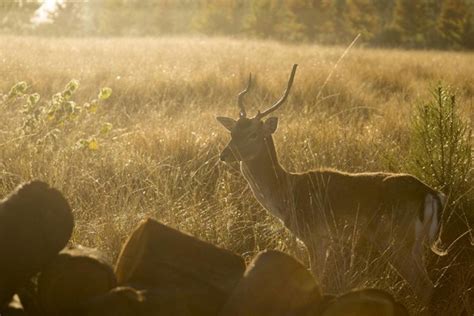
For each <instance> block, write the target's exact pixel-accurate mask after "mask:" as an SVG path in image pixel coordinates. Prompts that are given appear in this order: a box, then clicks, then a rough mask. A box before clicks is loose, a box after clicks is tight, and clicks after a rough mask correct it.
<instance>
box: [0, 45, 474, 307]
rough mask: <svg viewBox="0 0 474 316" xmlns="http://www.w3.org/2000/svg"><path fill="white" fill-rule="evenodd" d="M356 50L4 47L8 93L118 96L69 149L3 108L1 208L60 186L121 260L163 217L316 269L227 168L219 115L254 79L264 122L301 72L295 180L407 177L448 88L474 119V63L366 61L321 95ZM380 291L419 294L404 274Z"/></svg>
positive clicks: (347, 68) (83, 126)
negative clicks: (107, 128) (25, 186)
mask: <svg viewBox="0 0 474 316" xmlns="http://www.w3.org/2000/svg"><path fill="white" fill-rule="evenodd" d="M343 51H344V48H339V47H321V46H316V45H298V46H293V45H285V44H280V43H277V42H271V41H267V42H262V41H253V40H233V39H227V38H217V39H209V38H160V39H147V38H134V39H128V38H123V39H89V38H87V39H47V38H17V37H1V38H0V73H1V74H2V75H1V76H0V93H7V92H8V90H9V89H10V87H11V86H12V85H13V84H14V83H16V82H17V81H20V80H24V81H26V82H28V83H29V85H31V88H30V92H34V91H36V92H38V93H40V94H41V95H42V96H43V97H44V98H45V99H48V98H50V96H51V95H52V94H53V93H56V92H58V91H61V90H62V89H63V88H64V86H65V85H66V83H67V82H69V80H71V79H73V78H75V79H78V80H80V82H81V87H80V88H79V91H78V93H77V97H76V99H75V100H76V101H78V103H79V104H81V102H84V101H87V100H90V99H91V98H93V97H95V96H96V95H97V91H98V90H99V88H101V87H103V86H109V87H111V88H112V89H113V96H112V97H111V98H110V100H108V101H107V102H106V103H105V104H104V105H103V106H102V107H101V108H100V109H99V111H98V113H96V114H95V115H94V116H91V118H89V119H87V120H82V121H79V122H77V123H76V124H75V125H74V128H73V129H72V130H71V131H69V132H67V133H63V134H61V135H60V137H59V140H58V143H57V144H58V145H57V147H48V146H43V147H38V146H36V145H35V142H34V141H33V139H34V138H31V137H24V136H22V134H21V132H20V131H19V128H20V126H21V121H22V115H21V114H20V112H19V109H18V108H16V107H14V106H4V107H3V108H1V103H0V109H1V111H2V114H3V119H2V123H1V124H0V196H3V195H5V194H6V193H8V192H9V191H10V190H12V189H13V188H14V187H15V186H16V185H17V184H19V183H20V182H22V181H27V180H29V179H42V180H45V181H47V182H49V183H50V184H52V185H53V186H55V187H57V188H59V189H60V190H62V191H63V192H64V193H65V195H66V196H67V197H68V199H69V201H70V203H71V205H72V207H73V209H74V215H75V218H76V229H75V233H74V236H73V239H72V243H74V244H83V245H86V246H92V247H98V248H99V249H101V250H103V251H104V252H105V253H106V254H108V255H109V257H110V258H111V259H115V258H116V256H117V254H118V251H119V249H120V246H121V244H122V243H123V241H124V239H125V238H126V236H127V235H128V234H129V233H130V232H131V230H132V229H133V228H134V227H135V225H136V224H137V223H138V222H139V221H141V220H142V219H144V218H146V217H147V216H152V217H155V218H157V219H159V220H161V221H162V222H164V223H167V224H169V225H171V226H173V227H176V228H178V229H180V230H183V231H186V232H189V233H191V234H193V235H195V236H197V237H199V238H202V239H205V240H208V241H210V242H212V243H214V244H217V245H220V246H223V247H226V248H228V249H231V250H234V251H236V252H238V253H241V254H243V255H244V256H246V257H247V258H250V257H251V256H253V255H254V254H255V253H256V252H258V251H259V250H262V249H265V248H276V249H281V250H284V251H287V252H290V253H292V254H295V255H297V256H298V257H300V258H301V259H302V260H306V257H305V252H304V250H303V248H302V247H301V245H299V244H298V243H297V242H296V241H295V240H294V239H293V238H292V237H291V235H290V234H288V233H287V232H286V231H285V230H284V228H283V227H282V225H281V224H280V223H279V222H278V221H276V220H274V219H273V218H270V217H269V216H268V215H267V214H266V213H265V212H264V211H263V210H262V208H261V207H260V206H259V205H258V203H257V202H256V201H255V199H254V198H253V196H252V194H251V192H250V191H249V189H248V188H247V186H246V183H245V182H244V180H243V178H242V177H241V176H240V174H239V172H238V171H237V170H236V169H235V168H234V169H233V168H232V167H231V166H225V165H223V164H221V163H219V162H218V154H219V150H220V149H222V148H223V146H224V144H225V143H226V141H227V140H228V135H226V132H225V131H224V130H223V129H222V128H221V127H220V126H219V125H218V124H217V123H216V122H215V119H214V117H215V115H217V114H219V115H228V116H236V115H237V107H236V94H237V92H238V91H240V90H241V89H242V88H243V86H244V84H245V81H246V77H247V75H248V72H250V71H251V72H252V73H254V74H256V76H257V84H256V87H255V89H254V90H253V91H252V92H251V93H249V95H248V96H246V100H245V101H246V102H247V104H248V105H249V109H251V111H252V112H254V111H256V110H257V109H259V108H263V107H266V106H268V105H270V104H271V103H272V102H273V101H274V100H276V99H277V98H278V97H279V96H280V94H281V93H282V91H283V88H284V85H285V84H286V80H287V76H288V73H289V71H290V67H291V65H292V64H293V63H298V64H300V67H299V69H298V73H297V76H296V81H295V84H294V89H293V91H292V94H291V96H290V98H289V100H288V102H287V104H286V105H285V106H284V107H283V108H282V109H281V110H279V112H278V113H277V115H278V116H279V117H280V127H279V129H278V131H277V133H276V145H277V150H278V152H279V155H280V159H281V162H282V164H283V165H284V166H285V167H286V168H287V169H288V170H290V171H304V170H307V169H311V168H317V167H321V166H326V167H334V168H340V169H343V170H347V171H377V170H385V171H400V172H401V171H404V166H405V158H406V150H407V144H408V137H409V135H408V124H409V122H410V118H411V115H412V113H413V106H414V105H416V104H417V103H418V102H420V100H423V98H426V97H428V96H429V95H430V91H429V88H430V87H431V86H432V85H434V84H436V83H437V82H438V81H442V82H444V83H446V84H449V85H452V86H453V87H454V88H456V89H457V92H458V96H459V99H458V100H459V101H460V104H461V105H462V106H461V109H460V110H461V111H462V113H464V115H465V116H466V118H469V119H474V114H473V113H474V111H473V108H472V106H473V97H474V86H473V84H472V74H473V73H474V62H473V56H474V55H473V54H472V53H459V52H438V51H399V50H374V49H363V48H358V49H353V50H352V51H351V52H350V53H349V54H348V56H346V58H345V59H344V60H343V61H342V63H341V64H340V65H339V66H338V68H337V69H336V70H335V73H334V75H333V77H332V78H331V80H330V81H329V82H328V84H327V86H326V87H325V88H324V89H323V90H321V86H322V84H323V82H324V81H325V79H326V78H327V76H328V74H329V73H330V72H331V71H332V70H333V67H334V63H335V62H336V61H337V60H338V58H339V57H340V56H341V54H342V52H343ZM318 95H319V98H317V96H318ZM101 122H110V123H112V124H113V126H114V129H113V130H112V132H111V133H110V134H109V135H108V136H107V137H105V138H104V139H103V140H101V143H100V147H99V149H98V150H96V151H89V150H83V149H77V148H76V147H75V146H74V145H75V143H76V142H77V140H78V139H79V138H81V137H84V136H87V135H90V134H91V133H92V131H95V130H97V128H98V127H99V126H100V124H101ZM234 167H235V166H234ZM391 275H392V276H393V273H392V274H391ZM392 276H391V277H392ZM374 282H375V281H374ZM355 283H356V286H357V284H359V285H363V284H366V283H367V280H364V279H362V278H361V279H360V280H359V281H358V282H355ZM374 284H375V285H377V283H376V282H375V283H374ZM387 284H390V286H387ZM378 285H379V286H382V287H384V286H385V287H386V288H387V287H388V288H390V289H391V290H392V291H394V292H397V293H398V294H399V295H400V296H403V295H405V294H406V293H405V292H406V288H405V287H404V283H403V282H401V281H400V280H397V277H396V276H393V282H391V283H390V282H387V280H381V281H380V282H379V283H378ZM404 293H405V294H404ZM408 301H409V300H408ZM408 303H409V304H411V303H410V302H408Z"/></svg>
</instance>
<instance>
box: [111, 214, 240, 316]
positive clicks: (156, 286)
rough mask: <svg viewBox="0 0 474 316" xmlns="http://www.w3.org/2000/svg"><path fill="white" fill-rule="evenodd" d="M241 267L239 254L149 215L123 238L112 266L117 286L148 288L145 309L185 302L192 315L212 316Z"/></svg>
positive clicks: (229, 290)
mask: <svg viewBox="0 0 474 316" xmlns="http://www.w3.org/2000/svg"><path fill="white" fill-rule="evenodd" d="M244 270H245V263H244V260H243V258H242V257H240V256H238V255H236V254H233V253H231V252H230V251H227V250H224V249H221V248H218V247H216V246H214V245H211V244H209V243H206V242H203V241H201V240H199V239H196V238H194V237H191V236H189V235H186V234H183V233H181V232H179V231H177V230H175V229H172V228H170V227H167V226H165V225H163V224H160V223H158V222H157V221H154V220H151V219H148V220H145V221H144V222H143V223H142V224H140V225H139V227H138V228H137V229H136V230H135V232H134V233H133V234H132V235H131V237H130V238H129V239H128V241H127V243H126V244H125V246H124V247H123V249H122V252H121V254H120V257H119V259H118V262H117V264H116V269H115V271H116V275H117V279H118V283H119V284H120V285H132V286H134V287H137V288H141V289H147V290H148V292H147V297H148V299H146V300H145V301H146V302H147V303H146V305H147V306H148V307H149V308H151V309H153V308H157V309H161V310H174V309H176V308H178V309H179V308H180V307H179V306H178V305H183V304H185V305H186V306H188V307H189V308H190V310H191V313H192V314H193V315H216V314H217V312H218V311H219V309H220V308H221V306H222V305H223V304H224V302H225V301H226V299H227V297H228V295H229V294H230V293H231V292H232V290H233V289H234V287H235V285H236V284H237V282H238V281H239V280H240V278H241V277H242V275H243V272H244ZM178 298H182V299H178Z"/></svg>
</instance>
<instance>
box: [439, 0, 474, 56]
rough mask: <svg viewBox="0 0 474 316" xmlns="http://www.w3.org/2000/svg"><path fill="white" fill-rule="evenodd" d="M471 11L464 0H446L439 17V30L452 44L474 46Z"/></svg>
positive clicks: (448, 42)
mask: <svg viewBox="0 0 474 316" xmlns="http://www.w3.org/2000/svg"><path fill="white" fill-rule="evenodd" d="M471 23H472V22H471V13H470V11H469V6H468V5H467V3H466V2H465V1H464V0H445V1H444V2H443V7H442V11H441V14H440V16H439V18H438V25H437V26H438V31H439V33H440V35H441V36H442V38H443V40H444V41H445V42H446V43H447V44H448V45H451V46H455V47H456V46H457V47H462V46H467V47H469V46H471V47H472V46H473V44H474V39H473V37H474V33H473V31H472V25H471Z"/></svg>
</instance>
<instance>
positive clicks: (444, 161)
mask: <svg viewBox="0 0 474 316" xmlns="http://www.w3.org/2000/svg"><path fill="white" fill-rule="evenodd" d="M472 153H473V147H472V130H471V128H470V124H469V122H466V121H464V120H463V119H461V117H460V115H459V113H458V106H457V104H456V97H455V94H454V93H453V92H452V91H451V90H450V89H447V88H444V87H443V86H441V85H440V86H438V87H436V88H435V89H434V90H433V98H432V100H431V101H428V102H426V103H423V104H421V105H420V106H418V107H417V111H416V116H415V118H414V119H413V121H412V124H411V148H410V159H409V160H408V161H409V164H410V166H409V168H410V169H411V171H412V172H413V173H414V174H416V175H418V176H420V177H421V178H422V179H423V180H425V181H427V182H428V183H430V184H432V185H434V186H436V187H437V188H439V189H440V190H442V191H443V192H445V193H447V194H448V195H449V196H450V197H451V200H454V201H457V200H458V198H460V197H463V196H464V195H465V194H466V193H467V192H468V191H469V190H470V189H472V185H473V183H472V182H473V180H474V179H473V169H472V167H473V166H472Z"/></svg>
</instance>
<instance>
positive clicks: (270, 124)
mask: <svg viewBox="0 0 474 316" xmlns="http://www.w3.org/2000/svg"><path fill="white" fill-rule="evenodd" d="M277 127H278V117H269V118H268V119H267V120H266V121H265V122H264V123H263V129H264V131H265V135H271V134H273V133H275V131H276V129H277Z"/></svg>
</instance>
